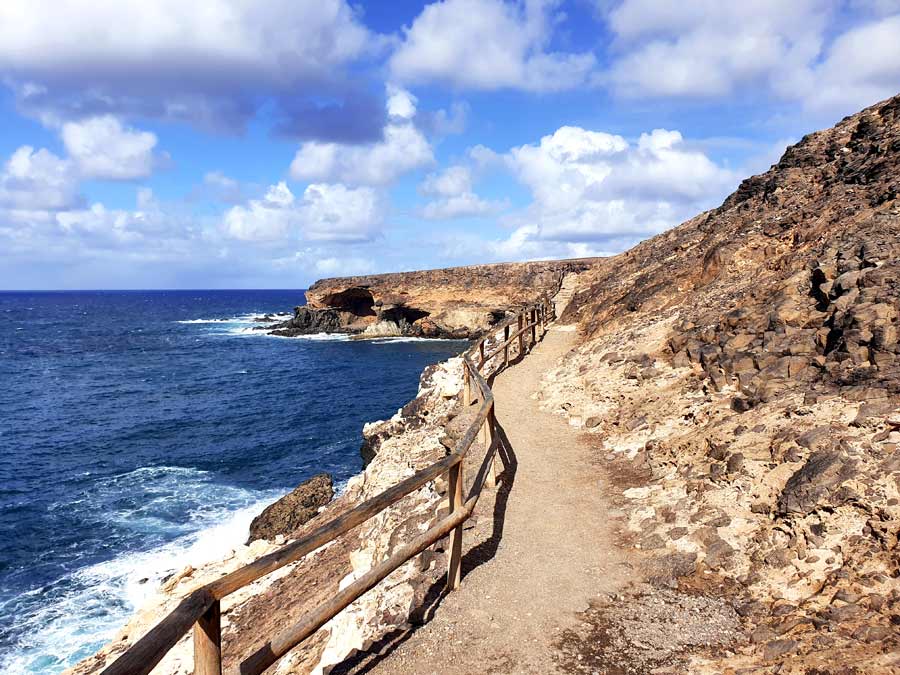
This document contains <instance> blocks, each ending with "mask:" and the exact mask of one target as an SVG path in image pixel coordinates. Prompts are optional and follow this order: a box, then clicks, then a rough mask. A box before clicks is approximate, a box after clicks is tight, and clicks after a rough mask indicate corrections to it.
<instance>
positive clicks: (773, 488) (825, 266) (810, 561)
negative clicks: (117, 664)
mask: <svg viewBox="0 0 900 675" xmlns="http://www.w3.org/2000/svg"><path fill="white" fill-rule="evenodd" d="M898 195H900V97H896V98H893V99H890V100H888V101H885V102H883V103H881V104H878V105H876V106H873V107H871V108H868V109H866V110H864V111H862V112H860V113H859V114H857V115H853V116H852V117H848V118H846V119H844V120H843V121H841V122H840V123H839V124H838V125H836V126H835V127H834V128H832V129H828V130H825V131H821V132H817V133H814V134H810V135H809V136H806V137H805V138H804V139H803V140H801V141H800V142H799V143H798V144H797V145H795V146H792V147H790V148H788V150H787V151H786V152H785V154H784V156H783V157H782V158H781V160H780V161H779V163H778V164H777V165H775V166H773V167H772V168H771V169H770V170H769V171H768V172H766V173H764V174H762V175H759V176H754V177H752V178H750V179H748V180H745V181H744V182H743V183H742V184H741V185H740V187H739V188H738V190H737V191H736V192H735V193H734V194H732V195H731V196H730V197H729V198H728V199H727V200H726V201H725V202H724V203H723V205H722V206H721V207H720V208H718V209H715V210H713V211H710V212H707V213H704V214H701V215H699V216H697V217H696V218H694V219H692V220H690V221H688V222H686V223H684V224H683V225H681V226H679V227H677V228H675V229H674V230H672V231H670V232H667V233H665V234H663V235H660V236H658V237H655V238H654V239H651V240H649V241H647V242H644V243H642V244H640V245H639V246H637V247H635V248H634V249H632V250H631V251H628V252H627V253H625V254H622V255H619V256H616V257H614V258H609V259H606V260H604V261H602V262H600V263H599V264H597V265H596V266H594V267H593V268H592V269H590V270H588V271H587V272H586V273H585V274H583V275H582V277H581V280H582V283H581V286H580V292H579V293H578V294H577V295H576V298H575V301H574V302H573V303H572V304H571V305H570V309H569V311H568V313H567V316H566V317H563V319H564V320H565V319H567V318H568V319H569V320H573V321H576V322H578V324H579V326H580V329H581V331H582V335H583V342H582V344H581V346H580V347H579V348H578V349H577V350H576V351H575V352H573V353H572V354H571V355H570V356H569V357H568V358H567V359H566V360H565V362H564V363H563V364H562V365H561V366H560V367H559V368H558V369H557V370H556V371H554V372H553V373H551V374H550V375H549V376H548V378H547V381H546V383H545V387H544V390H543V396H544V398H545V401H546V404H547V405H548V406H551V407H553V408H555V409H559V410H561V411H562V410H565V411H567V412H565V413H564V414H567V415H569V416H570V417H571V418H572V419H571V421H572V423H573V424H576V425H582V426H584V427H585V429H586V430H587V432H588V433H589V434H590V435H589V438H590V440H591V442H593V443H594V444H595V446H596V448H597V452H598V456H599V457H600V458H602V459H603V460H604V461H606V462H608V463H609V465H610V467H611V471H612V472H613V474H614V475H616V476H618V477H619V483H620V491H621V499H620V501H621V505H622V508H623V509H624V511H625V513H626V514H627V521H628V522H627V525H626V526H625V528H624V535H625V536H626V538H627V539H628V541H630V543H631V544H632V545H633V546H634V547H635V548H636V549H639V550H640V551H641V552H642V555H643V556H644V557H645V560H646V562H647V569H648V570H651V571H650V572H648V578H649V579H650V582H651V583H650V585H651V586H652V585H653V583H655V582H654V581H653V580H654V579H657V582H658V580H659V578H661V577H660V575H659V574H657V573H656V572H653V571H652V570H657V571H658V570H660V569H665V570H669V573H668V574H667V575H662V576H663V577H665V578H666V581H665V583H666V584H670V585H671V584H676V585H677V588H678V589H680V590H682V591H683V592H684V593H697V592H704V593H715V594H723V593H724V594H726V595H727V596H728V597H729V598H730V599H731V601H732V602H733V603H734V606H735V607H736V609H737V610H738V612H739V613H740V614H741V615H742V617H743V618H744V622H745V627H746V629H747V632H748V634H749V635H750V643H749V644H746V645H742V646H739V647H738V648H737V654H736V655H735V656H733V657H729V658H727V659H717V658H715V657H704V656H702V655H700V654H699V653H698V654H697V655H695V663H694V665H693V666H692V667H693V668H694V670H696V671H700V670H702V669H703V668H702V666H703V664H705V667H706V668H708V669H709V670H711V671H714V672H722V671H721V669H722V668H725V667H726V665H727V666H728V667H732V668H739V667H748V668H760V670H755V669H754V670H752V672H817V673H819V672H821V673H826V672H828V673H830V672H837V671H834V670H832V669H831V668H832V667H834V666H835V665H836V664H844V665H845V666H846V665H847V664H853V667H854V668H858V669H859V670H852V672H888V671H887V670H886V669H887V668H888V667H890V664H893V667H897V664H898V659H900V657H898V651H897V650H898V644H900V643H898V634H900V628H898V625H900V548H898V544H897V541H898V534H900V451H898V442H900V408H898V406H900V369H898V363H900V361H898V358H900V343H898V333H897V331H898V318H900V262H898V256H900V200H898ZM672 570H674V571H675V574H674V577H675V580H674V581H673V580H672V574H671V571H672ZM610 617H614V611H612V610H611V612H610V614H609V615H608V616H607V619H609V618H610ZM612 620H613V621H614V618H613V619H612ZM623 625H624V624H623ZM620 628H621V626H620ZM622 630H623V631H624V633H625V634H627V630H625V629H624V628H623V629H622ZM626 636H627V635H626ZM624 644H628V641H627V639H626V641H625V643H624ZM631 644H632V645H633V643H631ZM627 654H628V647H625V648H624V651H623V652H620V653H618V654H612V653H610V654H607V655H606V657H608V658H609V659H612V660H613V661H614V660H615V659H616V658H623V659H624V658H625V657H626V656H627ZM778 668H786V669H787V670H778ZM803 668H806V669H807V670H802V669H803ZM809 669H812V670H809ZM692 672H693V671H692ZM748 672H750V671H748ZM840 672H851V671H850V670H846V671H840ZM891 672H893V671H891Z"/></svg>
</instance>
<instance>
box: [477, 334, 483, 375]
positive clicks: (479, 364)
mask: <svg viewBox="0 0 900 675" xmlns="http://www.w3.org/2000/svg"><path fill="white" fill-rule="evenodd" d="M478 355H479V356H480V357H481V358H480V360H479V361H478V370H481V369H482V368H483V367H484V340H482V341H481V342H479V343H478Z"/></svg>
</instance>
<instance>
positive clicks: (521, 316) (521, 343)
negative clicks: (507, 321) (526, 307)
mask: <svg viewBox="0 0 900 675" xmlns="http://www.w3.org/2000/svg"><path fill="white" fill-rule="evenodd" d="M524 325H525V313H524V312H519V355H520V356H521V355H522V354H524V353H525V334H524V331H523V330H522V327H523V326H524Z"/></svg>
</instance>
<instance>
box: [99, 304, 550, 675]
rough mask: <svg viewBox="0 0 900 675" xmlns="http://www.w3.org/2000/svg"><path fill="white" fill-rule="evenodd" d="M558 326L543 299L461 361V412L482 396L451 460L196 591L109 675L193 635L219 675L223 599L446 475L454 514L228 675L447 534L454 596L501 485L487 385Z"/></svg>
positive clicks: (144, 666)
mask: <svg viewBox="0 0 900 675" xmlns="http://www.w3.org/2000/svg"><path fill="white" fill-rule="evenodd" d="M557 290H558V289H557ZM555 318H556V315H555V308H554V304H553V302H552V301H551V300H550V299H549V297H548V296H546V295H545V296H544V297H543V298H541V300H540V301H538V302H536V303H534V304H531V305H528V306H526V307H524V308H522V309H520V310H518V311H517V312H516V313H515V314H514V316H512V317H511V318H509V319H507V320H506V321H504V322H502V323H501V324H499V325H497V326H495V327H493V328H492V329H491V330H490V332H489V333H488V335H487V336H485V337H484V338H482V339H481V340H479V341H478V342H477V343H476V344H475V345H473V346H472V347H471V348H470V349H468V350H467V351H466V352H464V353H463V355H462V356H463V363H464V367H463V374H464V381H465V384H464V387H463V405H464V406H466V407H467V408H468V407H469V406H471V405H472V403H473V401H474V400H475V399H474V398H473V394H476V395H477V400H479V408H478V412H477V414H476V415H475V417H474V419H473V421H472V423H471V424H470V425H469V427H468V429H467V430H466V432H465V433H464V434H463V435H462V437H461V438H460V439H459V441H457V443H456V446H455V447H454V449H453V451H452V452H451V453H450V454H449V455H447V456H446V457H444V458H443V459H440V460H438V461H437V462H434V463H433V464H432V465H431V466H429V467H427V468H425V469H422V470H420V471H417V472H416V473H415V474H414V475H412V476H410V477H409V478H407V479H406V480H404V481H401V482H400V483H398V484H397V485H395V486H393V487H391V488H388V489H387V490H385V491H384V492H382V493H381V494H379V495H377V496H375V497H373V498H371V499H368V500H366V501H364V502H363V503H361V504H359V505H358V506H356V507H355V508H353V509H351V510H350V511H348V512H346V513H344V514H343V515H341V516H338V517H336V518H333V519H332V520H330V521H328V522H327V523H325V524H324V525H321V526H320V527H318V528H316V529H315V530H314V531H313V532H311V533H309V534H308V535H306V536H304V537H302V538H300V539H297V540H296V541H293V542H291V543H289V544H287V545H285V546H283V547H281V548H280V549H278V550H277V551H273V552H272V553H269V554H268V555H265V556H262V557H261V558H259V559H258V560H256V561H254V562H252V563H250V564H248V565H245V566H244V567H241V568H240V569H238V570H235V571H234V572H231V573H230V574H227V575H225V576H224V577H222V578H221V579H218V580H216V581H213V582H211V583H209V584H207V585H205V586H203V587H201V588H198V589H197V590H195V591H193V592H192V593H190V594H189V595H188V596H186V597H185V598H184V599H183V600H182V601H181V602H180V603H179V604H178V606H177V607H175V609H174V610H172V611H171V612H170V613H169V614H168V615H167V616H166V617H165V618H163V619H162V621H160V622H159V623H158V624H157V625H156V626H155V627H154V628H152V629H151V630H150V631H149V632H148V633H147V634H146V635H144V636H143V637H142V638H141V639H140V640H138V641H137V642H135V643H134V644H133V645H132V646H131V647H130V648H129V649H128V650H127V651H125V652H124V653H123V654H122V655H121V656H120V657H119V658H118V659H116V660H115V661H114V662H113V663H112V664H111V665H110V666H109V667H107V668H106V669H105V670H104V671H103V675H145V674H146V673H149V672H150V671H152V670H153V668H154V667H155V666H156V665H157V664H158V663H159V662H160V661H161V660H162V659H163V657H164V656H165V655H166V654H167V653H168V652H169V650H170V649H172V648H173V647H174V646H175V645H176V644H177V642H178V641H179V640H180V639H181V638H182V637H183V636H184V635H186V634H187V633H188V631H190V630H191V629H193V632H194V673H195V675H221V673H222V635H221V622H220V618H221V612H220V603H221V601H222V599H223V598H224V597H226V596H227V595H229V594H231V593H234V592H235V591H237V590H239V589H241V588H244V587H245V586H247V585H248V584H250V583H252V582H254V581H256V580H257V579H259V578H261V577H263V576H265V575H267V574H269V573H271V572H274V571H275V570H278V569H280V568H282V567H284V566H285V565H288V564H290V563H293V562H296V561H297V560H300V559H301V558H302V557H303V556H305V555H307V554H308V553H311V552H313V551H315V550H316V549H318V548H320V547H322V546H324V545H325V544H327V543H329V542H332V541H334V540H335V539H336V538H337V537H339V536H340V535H342V534H344V533H345V532H348V531H349V530H351V529H353V528H354V527H356V526H357V525H359V524H361V523H363V522H364V521H366V520H368V519H369V518H371V517H372V516H374V515H376V514H377V513H380V512H381V511H384V510H385V509H386V508H388V507H389V506H391V505H392V504H394V503H396V502H397V501H399V500H400V499H402V498H403V497H405V496H406V495H408V494H410V493H411V492H414V491H415V490H418V489H419V488H420V487H422V486H423V485H425V484H427V483H429V482H430V481H433V480H434V479H436V478H437V477H439V476H441V475H442V474H445V473H446V474H447V483H448V485H449V502H450V513H449V514H448V515H447V516H446V517H445V518H443V519H442V520H441V521H440V522H438V523H437V524H436V525H434V526H433V527H432V528H431V529H429V530H428V531H427V532H424V533H422V534H420V535H419V536H417V537H415V538H414V539H412V540H411V541H409V542H407V543H405V544H404V545H403V546H401V547H400V548H398V549H397V550H396V551H394V553H393V554H392V555H391V556H390V557H389V558H388V559H387V560H384V561H383V562H381V563H379V564H378V565H376V566H375V567H373V568H372V569H371V570H369V571H368V572H366V573H365V574H364V575H363V576H361V577H360V578H359V579H357V580H356V581H354V582H353V583H351V584H350V585H349V586H347V587H345V588H343V589H342V590H340V591H339V592H338V593H337V594H336V595H335V596H333V597H332V598H331V599H330V600H328V601H327V602H326V603H324V604H322V605H319V606H318V607H316V608H315V609H312V610H310V611H309V612H307V613H306V614H305V615H303V616H302V617H301V618H300V620H299V621H298V622H297V623H295V624H293V625H291V626H288V627H287V628H285V629H284V630H283V631H282V632H281V633H279V634H278V635H276V636H274V637H272V638H271V639H270V640H269V641H268V642H266V643H265V644H264V645H262V646H261V647H260V648H259V649H257V650H256V651H255V652H254V653H253V654H251V655H250V656H248V657H247V658H245V659H244V660H243V661H242V662H241V663H240V664H239V665H238V666H237V667H236V668H235V669H234V670H232V671H230V673H235V674H238V675H257V674H258V673H262V672H263V671H264V670H266V669H267V668H268V667H269V666H271V665H272V664H274V663H275V662H276V661H277V660H278V659H280V658H281V657H282V656H284V655H285V654H286V653H287V652H288V651H290V650H291V649H293V648H294V647H296V646H297V645H298V644H300V643H301V642H302V641H303V640H305V639H306V638H307V637H309V636H310V635H312V634H313V633H315V632H316V631H317V630H318V629H319V628H321V627H322V626H323V625H325V623H327V622H328V621H329V620H331V619H332V618H334V617H335V616H336V615H337V614H338V613H339V612H340V611H341V610H343V609H344V608H345V607H347V605H349V604H350V603H352V602H353V601H354V600H356V599H357V598H359V597H360V596H361V595H363V594H364V593H365V592H366V591H369V590H370V589H372V588H374V587H375V586H376V585H377V584H378V583H379V582H380V581H381V580H382V579H384V578H385V577H386V576H388V575H389V574H390V573H391V572H393V571H394V570H395V569H397V568H398V567H400V566H401V565H402V564H404V563H405V562H407V561H408V560H410V559H411V558H413V557H415V556H416V555H418V554H419V553H421V552H422V551H424V550H425V549H426V548H428V547H429V546H431V545H433V544H434V543H435V542H437V541H439V540H440V539H443V538H444V537H446V536H447V535H448V534H449V535H450V544H449V547H448V550H449V563H448V570H447V589H448V590H454V589H456V588H457V587H458V586H459V583H460V580H461V577H462V575H461V571H462V570H461V562H462V532H463V523H464V522H465V521H466V519H467V518H469V516H471V515H472V512H473V510H474V508H475V505H476V504H477V502H478V498H479V497H480V496H481V491H482V489H483V488H484V486H485V485H488V486H489V487H494V486H495V485H496V478H497V473H496V461H495V459H496V455H497V449H498V445H499V441H498V435H497V433H496V418H495V416H494V395H493V393H492V392H491V388H490V386H489V385H488V382H487V379H488V378H489V377H491V376H492V375H495V374H496V373H498V372H499V371H500V370H502V369H504V368H506V367H507V366H509V361H510V349H511V347H513V345H514V344H515V345H516V346H517V348H518V352H517V353H518V354H519V355H524V354H525V353H526V346H527V347H529V348H530V347H533V346H534V345H535V344H536V343H537V341H538V339H539V338H542V337H543V335H544V333H545V332H546V324H547V323H548V322H549V321H552V320H553V319H555ZM501 334H502V338H501V337H500V335H501ZM501 353H502V354H503V359H502V361H499V360H498V363H497V364H493V363H492V361H494V359H495V358H496V357H498V356H499V355H500V354H501ZM476 361H477V363H476ZM473 390H474V391H473ZM479 435H480V436H481V441H482V444H483V446H484V448H485V454H484V458H483V460H482V462H481V464H480V466H479V469H478V471H477V473H476V475H475V478H474V480H473V482H472V485H471V487H470V489H469V491H468V493H467V494H466V495H465V497H463V460H464V459H465V457H466V455H467V453H468V452H469V449H470V448H471V447H472V445H473V443H474V442H475V439H476V437H477V436H479Z"/></svg>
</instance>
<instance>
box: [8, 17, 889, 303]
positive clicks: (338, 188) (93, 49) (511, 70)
mask: <svg viewBox="0 0 900 675" xmlns="http://www.w3.org/2000/svg"><path fill="white" fill-rule="evenodd" d="M897 93H900V0H844V1H838V0H792V1H791V2H784V0H744V1H743V2H721V1H720V0H679V1H678V2H667V1H666V0H574V1H572V2H561V1H558V0H521V1H512V0H442V1H440V2H433V3H421V2H407V1H406V0H394V1H392V2H383V1H377V2H359V3H355V2H354V3H351V2H346V1H345V0H191V2H185V1H184V0H153V1H152V2H148V1H143V2H138V1H137V0H132V1H130V2H129V1H124V2H123V1H122V0H66V2H59V0H3V1H2V3H0V289H106V288H109V289H133V288H142V289H143V288H147V289H150V288H303V287H306V286H308V285H309V284H310V283H311V282H312V281H314V280H315V279H317V278H320V277H326V276H341V275H350V274H367V273H376V272H388V271H402V270H412V269H424V268H433V267H444V266H452V265H465V264H475V263H483V262H496V261H514V260H529V259H541V258H564V257H579V256H588V255H608V254H613V253H617V252H620V251H623V250H625V249H627V248H630V247H631V246H633V245H634V244H635V243H637V242H638V241H640V240H642V239H645V238H647V237H649V236H652V235H654V234H657V233H659V232H661V231H664V230H665V229H667V228H670V227H673V226H675V225H677V224H678V223H680V222H682V221H684V220H686V219H688V218H690V217H691V216H693V215H695V214H697V213H699V212H700V211H702V210H705V209H708V208H712V207H714V206H717V205H718V204H720V203H721V201H722V199H723V198H724V197H725V196H726V195H728V194H729V193H730V192H732V191H733V190H734V189H735V188H736V187H737V185H738V184H739V183H740V181H741V180H742V179H743V178H745V177H747V176H749V175H752V174H754V173H760V172H762V171H765V170H766V169H768V168H769V166H770V165H771V164H772V163H774V162H776V161H777V159H778V157H779V156H780V155H781V153H782V152H783V150H784V148H785V147H786V146H787V145H788V144H789V143H792V142H796V141H797V140H799V138H800V137H802V136H803V135H804V134H805V133H808V132H811V131H814V130H816V129H820V128H825V127H828V126H831V125H832V124H834V123H835V122H836V121H837V120H839V119H840V118H841V117H843V116H845V115H848V114H851V113H853V112H856V111H857V110H859V109H861V108H863V107H865V106H867V105H871V104H873V103H876V102H878V101H880V100H882V99H884V98H887V97H889V96H893V95H895V94H897Z"/></svg>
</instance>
